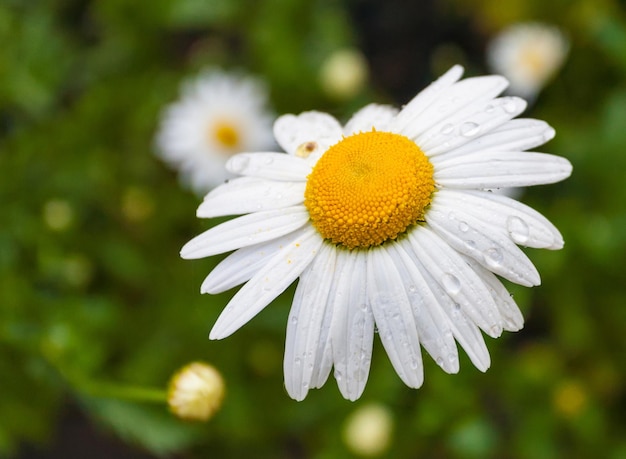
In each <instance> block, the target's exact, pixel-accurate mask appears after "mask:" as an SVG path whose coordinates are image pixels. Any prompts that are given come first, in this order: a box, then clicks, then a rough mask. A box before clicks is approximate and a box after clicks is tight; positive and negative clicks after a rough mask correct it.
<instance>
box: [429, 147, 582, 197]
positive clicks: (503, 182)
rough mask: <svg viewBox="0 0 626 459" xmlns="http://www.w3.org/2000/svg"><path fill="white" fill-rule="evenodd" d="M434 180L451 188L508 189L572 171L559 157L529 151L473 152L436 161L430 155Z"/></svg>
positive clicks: (563, 176) (562, 176) (551, 180)
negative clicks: (433, 169)
mask: <svg viewBox="0 0 626 459" xmlns="http://www.w3.org/2000/svg"><path fill="white" fill-rule="evenodd" d="M431 162H432V163H433V166H434V168H435V181H436V182H437V183H438V184H439V185H441V186H444V187H450V188H475V189H489V188H503V187H504V188H508V187H515V186H532V185H542V184H546V183H554V182H558V181H561V180H563V179H566V178H567V177H569V176H570V174H571V173H572V165H571V164H570V162H569V161H568V160H567V159H565V158H562V157H560V156H554V155H549V154H546V153H531V152H506V153H502V152H495V151H490V152H485V153H473V154H471V155H464V156H459V157H454V158H451V159H446V160H443V161H437V158H436V157H435V158H432V161H431Z"/></svg>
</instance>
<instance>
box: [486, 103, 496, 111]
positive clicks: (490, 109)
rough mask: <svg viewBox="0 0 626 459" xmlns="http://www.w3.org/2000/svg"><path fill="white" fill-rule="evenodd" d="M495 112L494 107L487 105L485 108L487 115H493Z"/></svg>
mask: <svg viewBox="0 0 626 459" xmlns="http://www.w3.org/2000/svg"><path fill="white" fill-rule="evenodd" d="M494 110H495V107H494V106H493V105H487V106H486V107H485V112H487V113H492V112H493V111H494Z"/></svg>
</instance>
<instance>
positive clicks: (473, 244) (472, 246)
mask: <svg viewBox="0 0 626 459" xmlns="http://www.w3.org/2000/svg"><path fill="white" fill-rule="evenodd" d="M465 247H467V248H468V249H469V250H475V249H476V242H475V241H473V240H472V239H469V240H467V241H465Z"/></svg>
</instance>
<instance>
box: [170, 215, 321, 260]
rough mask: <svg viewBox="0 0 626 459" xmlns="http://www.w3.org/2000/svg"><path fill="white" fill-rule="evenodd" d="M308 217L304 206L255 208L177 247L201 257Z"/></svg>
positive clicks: (281, 231)
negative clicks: (268, 208)
mask: <svg viewBox="0 0 626 459" xmlns="http://www.w3.org/2000/svg"><path fill="white" fill-rule="evenodd" d="M308 221H309V212H308V211H307V210H306V207H304V206H294V207H286V208H284V209H277V210H268V211H266V212H256V213H253V214H248V215H244V216H242V217H237V218H233V219H232V220H229V221H227V222H225V223H222V224H221V225H218V226H215V227H213V228H211V229H209V230H207V231H205V232H204V233H202V234H200V235H199V236H196V237H195V238H193V239H192V240H191V241H189V242H187V244H185V245H184V246H183V248H182V249H181V251H180V256H181V257H182V258H186V259H193V258H203V257H208V256H211V255H217V254H218V253H224V252H229V251H231V250H235V249H238V248H241V247H247V246H249V245H254V244H258V243H260V242H265V241H269V240H272V239H276V238H279V237H281V236H284V235H285V234H288V233H290V232H292V231H295V230H297V229H298V228H300V227H301V226H303V225H305V224H306V223H307V222H308Z"/></svg>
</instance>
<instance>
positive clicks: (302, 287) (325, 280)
mask: <svg viewBox="0 0 626 459" xmlns="http://www.w3.org/2000/svg"><path fill="white" fill-rule="evenodd" d="M336 258H337V256H336V253H335V250H334V248H331V246H330V245H327V244H323V245H322V246H321V248H320V252H319V256H317V257H315V259H314V260H313V262H312V263H311V264H310V265H309V266H308V267H307V268H306V269H305V270H304V272H303V273H302V275H301V276H300V280H299V281H298V287H297V288H296V293H295V296H294V298H293V304H292V306H291V312H290V313H289V320H288V322H287V339H286V342H285V358H284V372H285V387H286V389H287V393H289V395H290V396H291V397H292V398H294V399H295V400H303V399H304V397H305V396H306V394H307V393H308V391H309V389H310V388H311V387H313V386H314V385H315V384H316V383H317V380H316V381H315V382H313V379H314V375H317V374H318V373H320V371H322V369H321V368H320V367H321V363H322V359H323V357H324V352H325V349H326V345H327V343H328V341H329V340H328V337H329V336H330V319H331V318H332V309H331V308H332V305H331V304H330V303H329V294H330V290H331V287H332V285H333V282H334V280H335V275H336V273H335V260H336ZM328 371H330V365H328ZM328 371H327V372H326V377H327V376H328ZM316 379H317V378H316ZM325 380H326V378H324V381H325ZM324 381H322V384H323V383H324Z"/></svg>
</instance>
